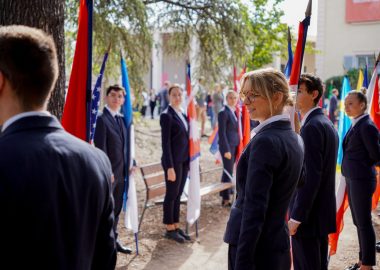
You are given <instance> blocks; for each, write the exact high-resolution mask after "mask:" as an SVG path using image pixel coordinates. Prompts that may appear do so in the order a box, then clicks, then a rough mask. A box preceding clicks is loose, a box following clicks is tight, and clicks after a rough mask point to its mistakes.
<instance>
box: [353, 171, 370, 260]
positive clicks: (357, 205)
mask: <svg viewBox="0 0 380 270" xmlns="http://www.w3.org/2000/svg"><path fill="white" fill-rule="evenodd" d="M363 180H364V181H363ZM346 183H347V191H348V203H349V205H350V209H351V213H352V220H353V222H354V224H355V226H356V230H357V233H358V238H359V247H360V251H359V260H361V261H362V263H363V264H364V265H376V248H375V246H376V236H375V231H374V230H373V226H372V217H371V211H372V195H373V193H374V192H375V189H376V179H371V180H369V179H347V178H346Z"/></svg>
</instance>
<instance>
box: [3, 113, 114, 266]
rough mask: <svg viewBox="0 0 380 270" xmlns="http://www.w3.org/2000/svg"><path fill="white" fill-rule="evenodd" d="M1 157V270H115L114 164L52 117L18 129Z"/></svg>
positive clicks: (7, 137) (23, 122) (10, 131)
mask: <svg viewBox="0 0 380 270" xmlns="http://www.w3.org/2000/svg"><path fill="white" fill-rule="evenodd" d="M0 153H1V154H0V213H1V222H0V249H1V254H0V257H1V260H0V268H1V269H7V268H9V267H10V265H14V267H15V268H18V269H27V268H32V269H77V270H82V269H114V267H115V263H116V248H115V239H114V233H113V224H114V216H113V199H112V193H111V182H110V181H111V175H112V171H111V164H110V162H109V160H108V158H107V156H106V155H105V154H104V153H103V152H102V151H100V150H99V149H96V148H95V147H92V146H90V145H89V144H88V143H85V142H83V141H82V140H79V139H78V138H75V137H74V136H72V135H70V134H69V133H67V132H66V131H64V130H63V128H62V126H61V125H60V123H59V122H58V121H57V119H56V118H55V117H51V116H29V117H24V118H21V119H19V120H17V121H15V122H14V123H12V124H11V125H10V126H9V127H8V128H7V129H6V130H5V131H4V132H3V133H2V134H1V135H0ZM23 243H28V245H31V247H30V248H28V251H27V252H24V253H23V255H22V256H23V258H22V259H21V260H20V257H19V253H18V252H17V251H18V250H20V245H23Z"/></svg>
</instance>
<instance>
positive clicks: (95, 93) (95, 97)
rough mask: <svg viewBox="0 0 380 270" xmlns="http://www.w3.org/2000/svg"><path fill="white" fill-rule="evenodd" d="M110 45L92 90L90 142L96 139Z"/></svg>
mask: <svg viewBox="0 0 380 270" xmlns="http://www.w3.org/2000/svg"><path fill="white" fill-rule="evenodd" d="M109 50H110V46H109V47H108V50H107V52H106V53H105V54H104V58H103V63H102V66H101V68H100V72H99V76H98V78H97V79H96V83H95V87H94V90H92V97H91V118H90V143H93V141H94V134H95V128H96V119H97V118H98V112H99V105H100V91H101V89H102V79H103V74H104V69H105V67H106V63H107V59H108V53H109Z"/></svg>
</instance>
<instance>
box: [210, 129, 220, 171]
mask: <svg viewBox="0 0 380 270" xmlns="http://www.w3.org/2000/svg"><path fill="white" fill-rule="evenodd" d="M218 131H219V128H218V126H216V127H215V128H214V130H213V131H212V133H211V135H210V137H209V138H208V143H209V144H210V152H211V154H213V155H214V157H215V163H216V164H219V163H222V155H221V154H220V151H219V135H218Z"/></svg>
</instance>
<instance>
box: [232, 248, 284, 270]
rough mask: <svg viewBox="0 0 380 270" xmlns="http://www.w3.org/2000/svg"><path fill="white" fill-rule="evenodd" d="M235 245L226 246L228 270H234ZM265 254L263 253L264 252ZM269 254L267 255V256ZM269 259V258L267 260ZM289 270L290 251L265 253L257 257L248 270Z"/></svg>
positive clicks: (258, 253) (258, 254)
mask: <svg viewBox="0 0 380 270" xmlns="http://www.w3.org/2000/svg"><path fill="white" fill-rule="evenodd" d="M236 252H237V246H236V245H231V244H230V245H228V270H234V269H235V261H236ZM264 253H265V252H264ZM268 253H269V254H268ZM269 257H270V258H269ZM269 269H271V270H272V269H273V270H289V269H290V251H289V250H286V251H283V252H282V251H278V252H274V251H271V252H267V253H265V254H260V251H258V252H257V255H256V256H255V259H254V265H253V266H252V268H251V269H250V270H269Z"/></svg>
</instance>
